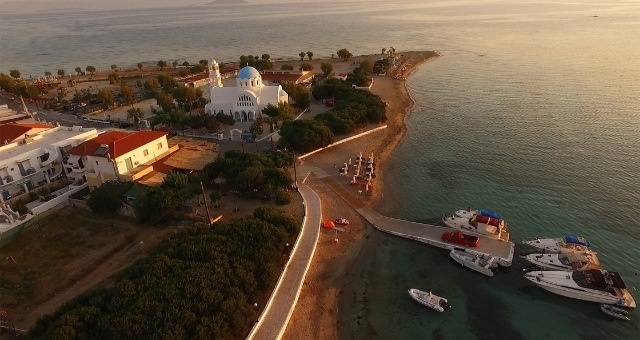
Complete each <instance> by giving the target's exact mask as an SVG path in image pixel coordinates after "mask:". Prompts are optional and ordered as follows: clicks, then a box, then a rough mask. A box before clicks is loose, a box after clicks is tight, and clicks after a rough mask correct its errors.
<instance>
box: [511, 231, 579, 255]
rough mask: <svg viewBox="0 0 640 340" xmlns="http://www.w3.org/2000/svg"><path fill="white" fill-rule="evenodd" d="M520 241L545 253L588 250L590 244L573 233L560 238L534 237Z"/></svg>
mask: <svg viewBox="0 0 640 340" xmlns="http://www.w3.org/2000/svg"><path fill="white" fill-rule="evenodd" d="M522 243H524V244H526V245H528V246H531V247H534V248H537V249H540V250H542V251H543V252H545V253H565V252H574V251H588V250H589V247H590V246H591V244H590V243H589V241H587V240H586V239H585V238H584V237H580V236H575V235H566V236H564V237H561V238H536V239H533V240H524V241H522Z"/></svg>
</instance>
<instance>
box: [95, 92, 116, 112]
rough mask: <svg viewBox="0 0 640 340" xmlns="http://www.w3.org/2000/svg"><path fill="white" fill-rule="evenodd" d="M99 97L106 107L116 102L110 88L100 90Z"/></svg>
mask: <svg viewBox="0 0 640 340" xmlns="http://www.w3.org/2000/svg"><path fill="white" fill-rule="evenodd" d="M98 98H100V99H101V100H102V104H103V107H104V108H106V109H108V108H110V107H112V106H113V104H114V101H113V93H112V92H111V90H108V89H102V90H100V92H98Z"/></svg>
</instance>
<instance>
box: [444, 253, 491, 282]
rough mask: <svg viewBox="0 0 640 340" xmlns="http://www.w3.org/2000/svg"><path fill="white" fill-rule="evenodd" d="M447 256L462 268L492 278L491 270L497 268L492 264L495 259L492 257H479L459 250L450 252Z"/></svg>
mask: <svg viewBox="0 0 640 340" xmlns="http://www.w3.org/2000/svg"><path fill="white" fill-rule="evenodd" d="M449 255H450V256H451V258H452V259H454V260H455V261H456V262H458V263H460V264H461V265H462V266H463V267H467V268H471V269H473V270H475V271H477V272H478V273H482V274H484V275H487V276H493V275H494V272H493V269H494V268H496V267H497V266H498V264H497V263H495V262H494V261H495V259H496V258H495V257H493V256H485V255H482V256H480V255H475V254H471V253H468V252H466V251H459V250H452V251H451V252H450V253H449Z"/></svg>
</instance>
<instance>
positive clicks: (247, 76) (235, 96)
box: [204, 60, 289, 122]
mask: <svg viewBox="0 0 640 340" xmlns="http://www.w3.org/2000/svg"><path fill="white" fill-rule="evenodd" d="M209 78H210V80H211V102H210V103H209V104H207V105H206V106H205V107H204V110H205V112H207V113H208V114H211V115H215V114H217V113H218V112H220V111H222V112H223V113H224V114H226V115H229V116H232V117H233V119H235V121H237V122H244V121H252V120H254V119H256V118H257V117H260V116H261V115H262V109H263V108H265V107H267V105H269V104H273V105H278V103H280V102H283V103H288V102H289V95H288V94H287V93H286V92H285V91H284V90H283V89H282V86H280V85H277V86H266V85H264V84H263V83H262V77H261V76H260V72H258V70H256V69H255V68H253V67H251V66H245V67H243V68H242V69H240V71H238V76H237V79H236V86H235V87H223V86H222V78H221V77H220V69H219V67H218V63H217V62H216V61H215V60H212V62H211V65H209Z"/></svg>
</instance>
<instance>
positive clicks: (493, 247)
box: [357, 208, 515, 267]
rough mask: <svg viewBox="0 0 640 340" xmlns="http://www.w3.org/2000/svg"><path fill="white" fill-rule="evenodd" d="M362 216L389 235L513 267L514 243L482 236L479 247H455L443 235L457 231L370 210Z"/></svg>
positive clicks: (365, 210)
mask: <svg viewBox="0 0 640 340" xmlns="http://www.w3.org/2000/svg"><path fill="white" fill-rule="evenodd" d="M357 210H358V212H359V213H360V215H362V216H363V217H364V218H366V219H367V221H369V223H371V224H372V225H373V226H374V227H375V228H376V229H378V230H380V231H384V232H386V233H389V234H393V235H397V236H400V237H404V238H408V239H412V240H415V241H419V242H423V243H426V244H429V245H432V246H435V247H439V248H444V249H463V250H465V251H466V252H468V253H472V254H477V255H484V254H486V255H489V256H495V257H496V259H497V261H498V263H499V264H500V265H502V266H507V267H508V266H511V263H512V262H513V254H514V248H515V245H514V244H513V242H505V241H499V240H496V239H493V238H490V237H486V236H482V235H474V236H478V237H479V238H480V242H479V244H478V247H475V248H468V247H463V246H459V245H453V244H451V243H447V242H444V241H442V238H441V237H442V233H443V232H445V231H451V230H455V229H453V228H449V227H440V226H436V225H432V224H426V223H418V222H411V221H405V220H400V219H396V218H391V217H387V216H383V215H381V214H379V213H377V212H375V211H373V210H371V209H370V208H360V209H357Z"/></svg>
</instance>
